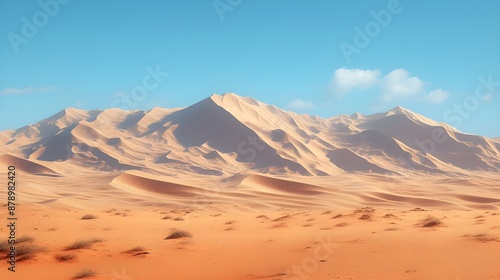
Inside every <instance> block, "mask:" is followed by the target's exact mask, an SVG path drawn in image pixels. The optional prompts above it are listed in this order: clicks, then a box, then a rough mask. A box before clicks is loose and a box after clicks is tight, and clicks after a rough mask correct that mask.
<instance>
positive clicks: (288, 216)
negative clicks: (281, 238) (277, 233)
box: [273, 214, 290, 222]
mask: <svg viewBox="0 0 500 280" xmlns="http://www.w3.org/2000/svg"><path fill="white" fill-rule="evenodd" d="M288 218H290V215H289V214H286V215H284V216H281V217H278V218H276V219H274V220H273V221H274V222H279V221H283V220H285V219H288Z"/></svg>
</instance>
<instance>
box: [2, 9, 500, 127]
mask: <svg viewBox="0 0 500 280" xmlns="http://www.w3.org/2000/svg"><path fill="white" fill-rule="evenodd" d="M0 36H1V37H0V119H1V121H0V130H4V129H12V128H18V127H21V126H23V125H26V124H30V123H33V122H36V121H38V120H40V119H42V118H45V117H47V116H50V115H52V114H55V113H56V112H58V111H59V110H62V109H63V108H66V107H76V108H81V109H105V108H109V107H113V106H116V107H122V108H127V107H129V108H131V109H149V108H152V107H155V106H160V107H183V106H188V105H191V104H193V103H195V102H197V101H199V100H201V99H203V98H206V97H207V96H209V95H210V94H213V93H224V92H234V93H237V94H239V95H244V96H251V97H253V98H256V99H258V100H260V101H262V102H266V103H271V104H275V105H277V106H279V107H281V108H284V109H287V110H293V111H297V112H300V113H307V114H313V115H319V116H322V117H330V116H334V115H338V114H342V113H346V114H352V113H354V112H360V113H363V114H371V113H375V112H380V111H386V110H389V109H391V108H393V107H395V106H397V105H401V106H403V107H406V108H409V109H410V110H413V111H415V112H417V113H420V114H423V115H425V116H427V117H430V118H433V119H435V120H438V121H447V122H449V123H450V124H452V125H454V126H456V127H457V128H458V129H460V130H462V131H464V132H467V133H473V134H481V135H486V136H489V137H498V136H500V125H499V120H500V110H499V108H500V97H499V93H500V1H496V0H489V1H486V0H483V1H431V0H419V1H411V0H401V1H395V0H390V1H367V0H365V1H347V0H345V1H326V0H325V1H313V0H309V1H305V0H302V1H293V0H288V1H284V0H283V1H279V0H275V1H266V0H252V1H249V0H217V1H213V0H203V1H181V0H178V1H160V0H157V1H153V0H149V1H138V0H136V1H132V0H131V1H119V0H107V1H97V0H86V1H83V0H72V1H69V0H64V1H63V0H59V2H58V1H57V0H40V1H13V0H0ZM155 73H156V74H155ZM166 73H168V75H167V74H166ZM124 98H128V99H124ZM124 100H128V101H124Z"/></svg>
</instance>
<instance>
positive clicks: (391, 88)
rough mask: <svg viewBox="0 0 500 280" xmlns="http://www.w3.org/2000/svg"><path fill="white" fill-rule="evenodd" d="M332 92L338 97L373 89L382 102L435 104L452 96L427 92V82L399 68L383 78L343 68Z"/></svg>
mask: <svg viewBox="0 0 500 280" xmlns="http://www.w3.org/2000/svg"><path fill="white" fill-rule="evenodd" d="M330 85H331V90H332V91H333V94H334V95H335V96H337V97H342V96H343V95H346V94H348V93H349V92H351V91H353V90H356V89H365V90H368V89H371V90H375V91H378V92H379V102H380V103H381V104H386V103H389V102H392V101H397V102H400V101H403V100H408V99H415V100H420V101H425V102H429V103H433V104H437V103H442V102H444V101H445V100H446V99H447V98H448V96H449V95H450V94H449V93H448V92H447V91H445V90H442V89H436V90H432V91H430V92H427V91H426V90H425V83H424V82H423V81H422V80H421V79H420V78H418V77H414V76H411V75H410V73H409V72H408V71H406V70H405V69H401V68H399V69H395V70H393V71H391V72H389V73H388V74H387V75H385V76H383V75H382V73H381V71H380V70H378V69H375V70H363V69H347V68H339V69H337V70H335V73H334V74H333V80H332V81H331V84H330Z"/></svg>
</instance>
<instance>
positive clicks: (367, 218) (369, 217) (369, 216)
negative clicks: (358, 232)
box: [359, 214, 372, 221]
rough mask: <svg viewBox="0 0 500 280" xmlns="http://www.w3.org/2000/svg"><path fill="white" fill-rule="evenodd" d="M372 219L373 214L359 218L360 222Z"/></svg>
mask: <svg viewBox="0 0 500 280" xmlns="http://www.w3.org/2000/svg"><path fill="white" fill-rule="evenodd" d="M371 218H372V215H371V214H363V215H361V217H359V219H360V220H364V221H367V220H370V219H371Z"/></svg>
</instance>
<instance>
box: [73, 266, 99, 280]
mask: <svg viewBox="0 0 500 280" xmlns="http://www.w3.org/2000/svg"><path fill="white" fill-rule="evenodd" d="M95 275H96V272H95V271H93V270H92V269H88V268H86V269H83V270H81V271H80V272H78V273H77V274H76V275H75V276H73V279H83V278H88V277H93V276H95Z"/></svg>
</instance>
